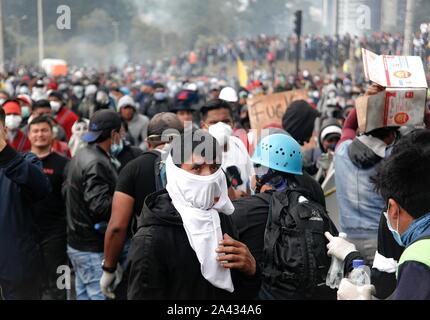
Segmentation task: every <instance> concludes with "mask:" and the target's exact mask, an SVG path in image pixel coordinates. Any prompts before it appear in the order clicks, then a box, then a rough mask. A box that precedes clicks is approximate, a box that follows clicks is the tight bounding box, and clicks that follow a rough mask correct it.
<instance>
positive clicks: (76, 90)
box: [73, 86, 84, 99]
mask: <svg viewBox="0 0 430 320" xmlns="http://www.w3.org/2000/svg"><path fill="white" fill-rule="evenodd" d="M73 93H74V95H75V96H76V97H77V98H78V99H82V97H83V96H84V87H81V86H74V87H73Z"/></svg>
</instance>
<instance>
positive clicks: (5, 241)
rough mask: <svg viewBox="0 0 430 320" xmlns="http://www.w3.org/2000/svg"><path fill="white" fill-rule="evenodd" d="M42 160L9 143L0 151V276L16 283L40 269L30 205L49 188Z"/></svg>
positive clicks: (48, 190)
mask: <svg viewBox="0 0 430 320" xmlns="http://www.w3.org/2000/svg"><path fill="white" fill-rule="evenodd" d="M50 189H51V188H50V183H49V180H48V178H47V177H46V176H45V175H44V174H43V172H42V164H41V162H40V160H39V159H37V157H36V156H35V155H33V154H31V153H29V154H26V155H25V156H22V155H19V154H18V153H17V152H16V151H15V150H13V149H12V147H10V146H6V148H5V149H4V150H3V151H1V152H0V279H1V280H4V281H8V282H11V283H12V284H15V285H19V284H22V283H23V282H24V281H27V280H28V279H31V278H32V277H33V276H34V275H35V274H37V273H40V269H39V267H40V253H39V249H38V245H37V243H36V237H35V234H36V227H35V224H34V221H33V216H32V211H31V209H30V208H31V205H32V204H34V203H35V202H37V201H40V200H43V199H44V198H45V197H46V195H48V194H49V192H50Z"/></svg>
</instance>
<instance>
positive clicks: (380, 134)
mask: <svg viewBox="0 0 430 320" xmlns="http://www.w3.org/2000/svg"><path fill="white" fill-rule="evenodd" d="M398 131H399V127H388V128H379V129H375V130H372V131H370V132H368V133H366V135H370V136H372V137H375V138H378V139H379V140H382V141H383V140H385V139H387V138H389V137H390V136H391V135H392V134H393V133H395V132H398Z"/></svg>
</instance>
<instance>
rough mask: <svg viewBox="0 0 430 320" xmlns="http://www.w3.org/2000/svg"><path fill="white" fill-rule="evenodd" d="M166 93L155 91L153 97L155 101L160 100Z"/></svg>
mask: <svg viewBox="0 0 430 320" xmlns="http://www.w3.org/2000/svg"><path fill="white" fill-rule="evenodd" d="M166 97H167V94H166V93H165V92H155V93H154V99H155V100H157V101H162V100H164V99H166Z"/></svg>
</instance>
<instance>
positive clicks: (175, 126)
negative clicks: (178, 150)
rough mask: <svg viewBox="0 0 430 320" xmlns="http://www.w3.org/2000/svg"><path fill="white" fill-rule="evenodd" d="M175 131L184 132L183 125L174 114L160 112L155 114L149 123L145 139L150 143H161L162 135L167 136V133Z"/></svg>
mask: <svg viewBox="0 0 430 320" xmlns="http://www.w3.org/2000/svg"><path fill="white" fill-rule="evenodd" d="M169 131H171V132H169ZM175 131H179V132H180V133H182V132H183V131H184V125H183V124H182V122H181V120H179V118H178V116H177V115H176V114H174V113H171V112H162V113H159V114H156V115H155V116H154V117H153V118H152V119H151V121H150V122H149V125H148V138H147V139H148V141H150V142H151V143H159V142H161V141H162V136H163V134H167V135H169V133H173V132H175Z"/></svg>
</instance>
